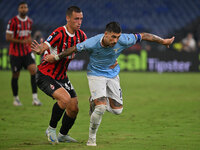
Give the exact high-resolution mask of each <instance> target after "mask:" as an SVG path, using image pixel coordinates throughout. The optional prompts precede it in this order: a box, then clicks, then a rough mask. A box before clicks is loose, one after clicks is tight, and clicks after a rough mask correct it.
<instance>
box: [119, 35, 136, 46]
mask: <svg viewBox="0 0 200 150" xmlns="http://www.w3.org/2000/svg"><path fill="white" fill-rule="evenodd" d="M136 42H137V36H136V34H122V35H121V36H120V39H119V43H120V44H121V45H123V46H127V47H130V46H132V45H134V44H135V43H136Z"/></svg>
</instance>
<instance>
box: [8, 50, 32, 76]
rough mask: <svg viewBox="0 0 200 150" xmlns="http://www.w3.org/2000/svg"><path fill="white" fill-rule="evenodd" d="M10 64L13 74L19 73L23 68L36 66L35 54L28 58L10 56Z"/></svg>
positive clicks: (28, 55)
mask: <svg viewBox="0 0 200 150" xmlns="http://www.w3.org/2000/svg"><path fill="white" fill-rule="evenodd" d="M10 64H11V69H12V72H19V71H20V70H21V69H22V67H24V68H25V69H27V67H28V66H29V65H31V64H35V55H34V54H33V53H29V54H27V55H26V56H13V55H10Z"/></svg>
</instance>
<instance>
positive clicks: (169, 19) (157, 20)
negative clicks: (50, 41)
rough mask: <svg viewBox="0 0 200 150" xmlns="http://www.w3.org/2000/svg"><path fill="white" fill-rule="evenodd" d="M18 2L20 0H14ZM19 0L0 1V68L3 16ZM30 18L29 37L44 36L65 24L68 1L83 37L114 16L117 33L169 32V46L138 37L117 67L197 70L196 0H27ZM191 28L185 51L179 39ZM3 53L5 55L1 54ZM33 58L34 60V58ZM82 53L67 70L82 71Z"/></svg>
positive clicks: (199, 26) (5, 63) (199, 14)
mask: <svg viewBox="0 0 200 150" xmlns="http://www.w3.org/2000/svg"><path fill="white" fill-rule="evenodd" d="M20 1H21V0H20ZM20 1H19V0H9V3H8V1H6V0H1V1H0V10H1V13H0V26H1V28H0V32H1V34H0V56H1V57H0V69H9V68H10V66H9V58H8V57H6V56H7V51H8V50H7V49H8V45H9V43H8V42H6V41H5V30H6V26H7V23H8V20H9V19H10V18H12V17H13V16H15V15H17V13H18V12H17V7H18V3H19V2H20ZM27 2H28V4H29V14H28V15H29V16H30V17H31V18H32V19H33V21H34V24H33V32H32V35H33V38H34V39H36V40H38V39H39V38H40V37H43V38H44V39H46V38H47V37H48V35H49V34H50V33H51V32H52V31H53V30H54V29H55V28H57V27H59V26H62V25H64V24H65V23H66V20H65V12H66V9H67V8H68V7H69V6H71V5H77V6H79V7H80V8H81V9H82V11H83V13H84V20H83V23H82V29H83V30H84V31H85V33H86V34H87V36H88V37H91V36H93V35H96V34H98V33H101V32H103V31H104V28H105V25H106V24H107V23H108V22H110V21H118V22H119V23H120V24H121V26H122V29H123V32H126V33H131V32H134V33H135V32H150V33H153V34H157V35H159V36H161V37H164V38H167V37H171V36H175V37H176V39H175V42H174V44H173V45H172V46H171V48H170V49H167V48H165V47H164V46H161V45H158V44H155V43H149V42H142V43H141V44H137V45H135V46H133V47H131V48H129V49H128V50H127V51H124V54H123V55H122V56H121V57H120V58H119V63H120V65H121V66H122V70H128V71H157V72H188V71H193V72H199V70H200V63H199V59H200V55H199V47H200V9H199V8H200V1H199V0H192V1H191V0H181V1H177V0H140V1H137V0H125V1H124V0H95V1H94V0H58V1H57V0H50V1H49V0H42V1H41V0H32V1H31V0H27ZM188 33H192V34H193V37H194V40H195V42H196V43H195V50H194V51H193V52H185V51H184V50H183V45H182V40H183V39H184V38H185V37H186V36H187V34H188ZM4 56H5V57H4ZM39 60H40V59H39V58H37V63H39ZM87 63H88V58H87V57H86V56H85V54H80V55H79V56H78V57H77V58H76V60H74V61H73V62H72V63H71V66H70V68H69V69H71V70H85V69H86V66H87Z"/></svg>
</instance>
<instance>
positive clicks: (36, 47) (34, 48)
mask: <svg viewBox="0 0 200 150" xmlns="http://www.w3.org/2000/svg"><path fill="white" fill-rule="evenodd" d="M31 49H32V51H34V52H36V54H38V55H40V54H41V52H42V45H41V44H39V43H38V42H37V41H36V40H34V41H33V42H32V43H31Z"/></svg>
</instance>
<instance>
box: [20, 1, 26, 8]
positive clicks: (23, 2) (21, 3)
mask: <svg viewBox="0 0 200 150" xmlns="http://www.w3.org/2000/svg"><path fill="white" fill-rule="evenodd" d="M23 4H27V2H25V1H22V2H20V3H19V4H18V7H19V6H20V5H23ZM27 5H28V4H27Z"/></svg>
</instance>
